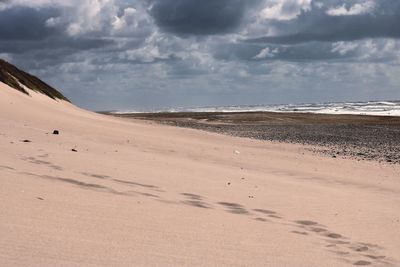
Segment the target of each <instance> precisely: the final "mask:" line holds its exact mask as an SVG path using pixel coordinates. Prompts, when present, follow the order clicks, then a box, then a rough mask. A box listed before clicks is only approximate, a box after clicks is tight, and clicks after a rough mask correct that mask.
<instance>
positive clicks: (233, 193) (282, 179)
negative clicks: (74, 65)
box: [0, 84, 400, 267]
mask: <svg viewBox="0 0 400 267" xmlns="http://www.w3.org/2000/svg"><path fill="white" fill-rule="evenodd" d="M29 93H30V95H25V94H22V93H20V92H18V91H16V90H13V89H11V88H8V87H7V86H6V85H4V84H0V150H1V153H0V178H1V187H0V236H1V238H0V262H1V265H2V266H78V265H79V266H110V265H112V266H300V267H301V266H304V267H306V266H307V267H308V266H399V265H400V257H399V255H400V241H399V240H400V231H399V228H400V221H399V220H400V217H399V214H400V205H399V203H400V179H399V177H400V167H399V165H398V164H394V163H396V162H398V158H396V157H395V154H396V153H395V152H396V151H397V149H398V139H396V138H392V137H391V136H392V135H393V134H394V133H395V132H396V130H397V129H398V127H399V126H398V125H399V124H398V119H396V118H395V119H393V122H392V124H393V125H392V126H387V125H386V124H387V120H386V121H385V123H386V124H384V126H382V122H381V124H379V122H378V121H376V120H377V119H376V120H375V121H371V122H368V123H371V125H375V126H374V127H377V128H376V129H377V131H378V132H377V133H375V134H373V135H371V136H372V137H369V138H370V139H367V140H374V136H375V139H378V138H388V139H383V141H382V142H383V143H385V144H386V145H387V146H391V147H393V148H392V150H390V149H387V150H388V151H389V152H390V153H392V154H390V153H388V154H390V155H393V156H390V157H389V158H385V157H381V154H379V153H381V152H379V151H380V150H379V149H377V150H374V149H373V148H374V147H373V146H375V143H373V142H374V141H370V142H367V143H371V146H370V147H368V149H369V150H370V151H371V152H370V153H371V155H372V154H374V153H375V152H374V151H378V152H376V153H377V155H378V154H379V157H378V156H376V157H375V158H373V159H372V160H359V159H360V158H352V157H351V156H349V157H346V155H345V154H344V157H341V156H340V151H339V150H338V151H339V156H335V157H332V156H333V154H335V155H336V153H337V152H338V151H336V150H335V152H334V153H333V154H332V153H331V152H329V153H331V154H329V155H327V154H326V153H323V154H319V153H315V150H313V149H317V150H319V149H320V148H321V147H325V148H329V146H323V145H322V146H321V144H320V140H322V141H323V140H325V139H324V138H325V137H326V136H327V134H326V133H327V132H330V131H338V132H333V133H332V135H333V136H340V135H336V133H340V132H342V133H344V132H346V131H352V132H353V134H354V136H355V137H356V140H363V139H365V138H368V137H366V136H367V134H366V133H368V131H365V133H364V132H363V131H362V130H359V128H357V127H356V126H354V127H355V128H351V127H353V126H351V127H350V126H348V124H346V123H344V122H343V121H335V118H336V120H337V118H338V117H335V118H329V120H328V122H326V121H325V123H319V124H318V123H317V124H313V123H311V126H310V127H311V128H308V130H307V129H306V130H302V129H304V127H305V126H304V125H307V124H305V123H304V121H305V120H311V119H310V118H311V117H307V116H306V115H304V117H303V118H301V119H300V118H298V120H297V122H296V123H294V122H292V123H291V124H288V123H287V120H288V118H287V119H286V122H285V123H283V124H282V123H281V124H279V123H278V122H276V120H277V119H282V117H279V116H278V115H276V117H275V116H272V115H271V114H268V116H269V117H271V116H272V117H273V121H275V122H274V123H270V124H269V125H270V126H268V127H270V128H268V129H275V130H274V134H275V135H276V136H280V137H279V138H281V139H279V138H278V137H277V138H272V137H271V136H273V135H271V134H269V135H268V136H270V138H257V137H256V136H253V134H254V135H260V133H262V132H263V131H264V130H265V127H267V126H265V124H262V125H261V126H262V127H261V126H259V128H257V127H256V126H251V127H253V128H250V129H254V131H253V130H251V131H249V130H248V129H249V128H248V126H246V123H249V122H248V120H249V118H248V115H246V116H245V117H246V118H242V119H241V120H242V121H241V122H240V123H239V122H236V123H234V124H232V121H230V122H229V120H232V118H229V117H228V118H221V117H218V118H217V119H216V120H210V116H211V115H209V116H208V117H207V118H192V119H191V120H188V119H187V116H186V117H185V118H183V119H181V120H178V119H176V118H172V119H171V120H167V119H166V118H164V117H160V118H158V119H156V120H157V121H154V120H153V119H151V118H149V117H143V118H141V119H139V118H136V119H135V118H132V117H128V118H121V117H115V116H109V115H104V114H97V113H93V112H90V111H86V110H83V109H80V108H78V107H76V106H74V105H72V104H71V103H68V102H66V101H62V100H58V101H55V100H53V99H50V98H48V97H46V96H44V95H41V94H38V93H35V92H33V91H29ZM263 116H265V115H263ZM153 117H154V116H153ZM278 117H279V118H278ZM237 118H238V117H236V119H237ZM324 118H325V119H328V118H327V117H324ZM291 119H295V118H291ZM200 120H203V123H199V121H200ZM340 120H352V121H353V122H354V118H353V117H352V118H349V117H346V118H345V117H342V118H341V119H340ZM371 120H372V119H371ZM160 121H161V122H164V124H160V123H159V122H160ZM261 121H262V122H263V123H264V122H265V118H263V119H262V120H261ZM313 121H315V120H313ZM321 121H323V120H322V117H321V118H320V122H321ZM368 123H367V122H365V121H364V122H363V123H360V124H358V125H359V126H358V127H365V125H369V124H368ZM169 124H170V125H169ZM188 124H190V125H188ZM214 124H216V125H217V126H218V127H220V128H218V127H215V126H214ZM223 124H224V125H226V128H225V126H221V125H223ZM255 124H257V123H254V119H253V123H252V125H255ZM173 125H177V126H184V127H189V128H183V127H175V126H173ZM232 125H233V126H232ZM238 125H239V126H238ZM240 125H242V126H240ZM271 125H275V126H274V127H275V128H273V127H272V126H271ZM279 125H284V126H279ZM296 125H297V126H296ZM302 125H303V126H302ZM326 125H328V126H329V125H330V127H331V128H329V127H328V126H326ZM340 125H344V126H343V128H341V126H340ZM352 125H353V124H352ZM379 125H381V126H379ZM206 127H208V128H209V129H206V130H208V131H199V129H200V130H205V128H206ZM263 127H264V128H263ZM279 127H281V128H279ZM346 127H347V128H346ZM190 128H197V129H190ZM218 129H220V130H218ZM246 129H247V130H246ZM333 129H334V130H333ZM362 129H364V128H362ZM368 129H369V128H368ZM373 129H375V128H373ZM55 130H56V131H58V134H53V133H54V131H55ZM318 131H319V132H320V133H321V134H320V136H319V137H318V138H316V140H317V141H316V142H315V143H314V142H297V141H295V140H293V138H295V137H296V136H297V138H299V139H301V140H311V139H310V138H308V137H307V136H309V135H310V133H318ZM235 132H237V133H235ZM221 133H223V134H221ZM382 133H386V134H387V137H382V136H383V134H382ZM363 134H364V135H363ZM239 136H241V137H239ZM394 136H396V135H394ZM243 137H245V138H243ZM248 137H252V138H248ZM338 138H339V137H338ZM357 138H358V139H357ZM390 138H392V139H393V144H394V145H391V143H388V142H386V140H389V139H390ZM259 139H265V140H259ZM339 139H340V138H339ZM392 139H390V140H392ZM326 142H328V141H326ZM335 142H336V143H335ZM355 143H357V141H355ZM377 143H378V142H377ZM377 143H376V144H377ZM335 144H338V147H343V146H342V145H341V143H340V142H338V141H335V140H333V141H331V143H330V145H335ZM360 147H364V145H363V144H361V145H360V146H359V147H357V146H356V147H355V148H354V149H355V151H356V153H358V152H357V151H358V150H357V149H361V148H360ZM338 149H339V148H338ZM381 149H382V150H385V149H384V146H382V147H381ZM379 158H380V159H381V160H379ZM389 160H391V162H389Z"/></svg>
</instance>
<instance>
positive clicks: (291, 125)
mask: <svg viewBox="0 0 400 267" xmlns="http://www.w3.org/2000/svg"><path fill="white" fill-rule="evenodd" d="M118 116H119V117H123V118H136V119H144V120H152V121H156V122H158V123H162V124H167V125H174V126H178V127H186V128H194V129H201V130H205V131H210V132H217V133H222V134H228V135H233V136H239V137H248V138H254V139H259V140H268V141H278V142H283V143H296V144H304V145H311V146H313V147H312V148H310V149H311V150H312V151H314V152H315V153H322V154H324V155H327V156H330V157H333V158H336V157H342V158H355V159H357V160H375V161H381V162H382V161H385V162H390V163H400V117H384V116H362V115H326V114H305V113H273V112H238V113H217V112H216V113H145V114H124V115H118Z"/></svg>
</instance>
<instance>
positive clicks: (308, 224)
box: [295, 220, 318, 226]
mask: <svg viewBox="0 0 400 267" xmlns="http://www.w3.org/2000/svg"><path fill="white" fill-rule="evenodd" d="M295 223H297V224H300V225H305V226H311V225H318V223H317V222H313V221H307V220H300V221H295Z"/></svg>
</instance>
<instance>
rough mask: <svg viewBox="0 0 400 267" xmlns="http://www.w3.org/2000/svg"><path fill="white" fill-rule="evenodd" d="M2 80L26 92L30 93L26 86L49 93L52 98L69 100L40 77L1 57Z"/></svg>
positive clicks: (0, 78) (0, 70) (0, 77)
mask: <svg viewBox="0 0 400 267" xmlns="http://www.w3.org/2000/svg"><path fill="white" fill-rule="evenodd" d="M0 82H2V83H4V84H7V85H8V86H10V87H12V88H14V89H16V90H18V91H20V92H22V93H24V94H29V93H28V90H27V89H26V88H29V89H31V90H33V91H36V92H39V93H42V94H44V95H47V96H48V97H50V98H52V99H60V100H64V101H68V102H69V100H68V98H66V97H65V96H64V95H63V94H62V93H60V92H59V91H58V90H57V89H55V88H53V87H51V86H50V85H48V84H47V83H45V82H43V81H42V80H40V79H39V78H37V77H35V76H33V75H31V74H29V73H27V72H25V71H23V70H20V69H18V68H17V67H15V66H14V65H12V64H10V63H8V62H7V61H5V60H3V59H1V58H0Z"/></svg>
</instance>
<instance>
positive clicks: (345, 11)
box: [326, 0, 375, 16]
mask: <svg viewBox="0 0 400 267" xmlns="http://www.w3.org/2000/svg"><path fill="white" fill-rule="evenodd" d="M374 9H375V2H374V1H371V0H370V1H366V2H364V3H357V4H354V5H353V6H351V7H350V8H347V7H346V4H343V5H341V6H338V7H335V8H330V9H328V10H327V11H326V14H328V15H330V16H355V15H362V14H368V13H372V12H373V11H374Z"/></svg>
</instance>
